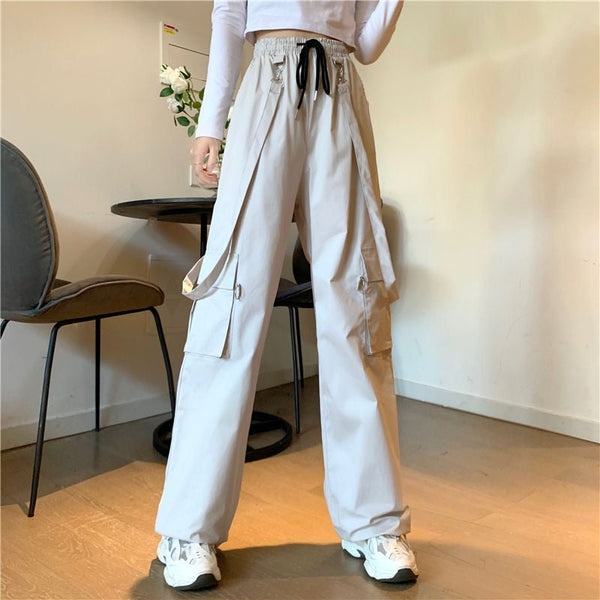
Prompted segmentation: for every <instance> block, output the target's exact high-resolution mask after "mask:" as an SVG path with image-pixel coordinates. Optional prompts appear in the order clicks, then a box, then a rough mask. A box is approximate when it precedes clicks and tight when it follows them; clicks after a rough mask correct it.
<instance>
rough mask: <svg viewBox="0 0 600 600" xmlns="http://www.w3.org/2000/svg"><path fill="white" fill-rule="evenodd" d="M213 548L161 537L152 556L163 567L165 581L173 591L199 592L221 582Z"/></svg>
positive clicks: (207, 545) (208, 545)
mask: <svg viewBox="0 0 600 600" xmlns="http://www.w3.org/2000/svg"><path fill="white" fill-rule="evenodd" d="M216 552H217V550H216V548H215V547H214V546H212V545H210V544H199V543H198V542H186V541H183V540H178V539H176V538H171V537H166V536H164V535H163V537H162V539H161V540H160V543H159V544H158V549H157V550H156V554H157V556H158V560H160V562H161V563H163V564H164V565H165V570H164V573H163V575H164V578H165V581H166V582H167V583H168V584H169V585H170V586H171V587H173V588H175V589H176V590H199V589H202V588H207V587H213V586H215V585H217V583H219V581H221V571H219V566H218V565H217V556H216Z"/></svg>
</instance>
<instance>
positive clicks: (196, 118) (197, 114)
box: [193, 113, 199, 125]
mask: <svg viewBox="0 0 600 600" xmlns="http://www.w3.org/2000/svg"><path fill="white" fill-rule="evenodd" d="M198 116H199V113H196V114H195V115H194V117H193V119H194V123H196V125H197V124H198Z"/></svg>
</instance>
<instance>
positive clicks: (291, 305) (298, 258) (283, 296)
mask: <svg viewBox="0 0 600 600" xmlns="http://www.w3.org/2000/svg"><path fill="white" fill-rule="evenodd" d="M292 270H293V272H294V279H295V280H296V281H295V282H294V281H290V280H289V279H283V278H282V279H280V280H279V287H278V289H277V296H276V297H275V303H274V306H287V308H288V312H289V315H290V338H291V342H292V365H293V368H294V411H295V415H296V433H300V390H299V386H298V379H300V385H301V386H302V387H304V363H303V360H302V343H301V339H300V314H299V311H298V309H299V308H314V307H315V305H314V303H313V294H312V282H311V279H310V263H309V262H308V260H307V259H306V256H305V254H304V250H303V249H302V244H301V243H300V238H298V239H297V240H296V245H295V246H294V254H293V257H292ZM298 365H300V377H299V378H298Z"/></svg>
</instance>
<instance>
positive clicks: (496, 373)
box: [360, 2, 599, 440]
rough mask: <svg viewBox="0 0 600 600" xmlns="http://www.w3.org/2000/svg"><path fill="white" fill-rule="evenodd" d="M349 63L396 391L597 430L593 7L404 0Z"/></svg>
mask: <svg viewBox="0 0 600 600" xmlns="http://www.w3.org/2000/svg"><path fill="white" fill-rule="evenodd" d="M360 70H361V75H362V76H363V78H364V83H365V87H366V90H367V95H368V96H369V98H370V105H371V110H372V117H373V125H374V129H375V138H376V140H377V151H378V160H379V167H380V175H381V182H382V193H383V197H384V201H385V202H386V203H387V204H388V205H389V206H388V208H387V210H386V213H385V216H386V225H387V227H388V233H389V237H390V240H391V243H392V247H393V253H394V259H395V266H396V269H397V272H398V274H399V276H400V280H401V292H402V298H401V300H400V301H398V302H397V303H396V304H395V305H394V306H393V327H394V341H395V347H394V365H395V375H396V381H397V391H398V393H400V394H403V395H406V396H409V397H413V398H418V399H422V400H426V401H430V402H435V403H439V404H443V405H449V406H455V407H458V408H462V409H465V410H470V411H474V412H477V413H481V414H486V415H490V416H495V417H499V418H503V419H507V420H512V421H517V422H521V423H525V424H531V425H534V426H538V427H542V428H547V429H550V430H553V431H559V432H563V433H567V434H570V435H574V436H579V437H583V438H587V439H595V440H598V439H599V434H598V431H599V423H598V420H599V417H598V4H597V3H593V2H465V3H460V2H409V3H407V4H406V5H405V6H404V9H403V13H402V15H401V17H400V21H399V22H398V27H397V30H396V34H395V37H394V39H393V40H392V42H391V44H390V46H389V47H388V48H387V49H386V51H385V53H384V55H383V57H382V58H381V59H380V61H379V62H378V63H376V64H375V65H372V66H367V67H364V68H362V67H361V69H360Z"/></svg>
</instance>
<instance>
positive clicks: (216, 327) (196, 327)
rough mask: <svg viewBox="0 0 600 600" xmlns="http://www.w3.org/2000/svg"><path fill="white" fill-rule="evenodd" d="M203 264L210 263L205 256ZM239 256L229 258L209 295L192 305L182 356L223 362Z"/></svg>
mask: <svg viewBox="0 0 600 600" xmlns="http://www.w3.org/2000/svg"><path fill="white" fill-rule="evenodd" d="M206 258H207V260H206V261H205V262H206V264H208V263H209V262H210V258H211V257H210V256H209V254H208V253H207V255H206ZM237 267H238V255H237V254H231V255H230V256H229V259H228V261H227V264H226V265H225V268H224V271H223V274H222V276H220V277H219V279H218V280H217V282H216V283H215V284H214V285H213V286H212V288H211V289H210V290H209V292H208V294H207V295H206V296H204V297H202V298H200V299H199V300H196V301H195V302H194V306H193V308H192V315H191V317H190V324H189V329H188V336H187V340H186V343H185V346H184V352H191V353H192V354H204V355H208V356H215V357H217V358H222V357H223V356H224V355H225V353H226V350H227V340H228V338H229V333H230V327H231V319H232V314H233V303H234V300H235V298H236V297H239V284H238V283H237Z"/></svg>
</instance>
